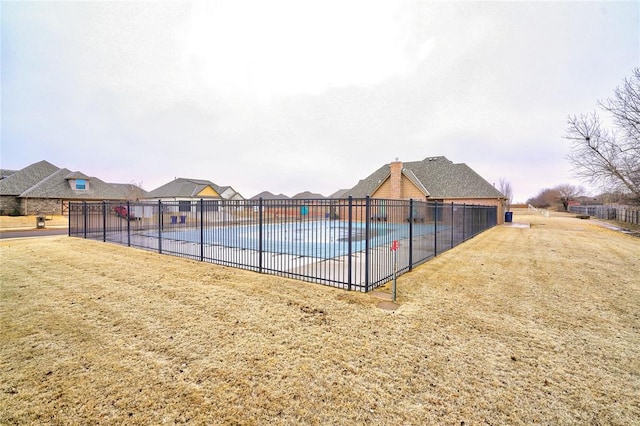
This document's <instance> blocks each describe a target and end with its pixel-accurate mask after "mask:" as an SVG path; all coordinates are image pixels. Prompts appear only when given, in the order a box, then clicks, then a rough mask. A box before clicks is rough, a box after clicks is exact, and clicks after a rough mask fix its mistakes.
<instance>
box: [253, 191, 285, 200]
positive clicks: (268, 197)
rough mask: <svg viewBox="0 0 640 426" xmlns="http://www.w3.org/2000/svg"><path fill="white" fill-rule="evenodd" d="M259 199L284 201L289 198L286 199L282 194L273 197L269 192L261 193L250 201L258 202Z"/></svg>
mask: <svg viewBox="0 0 640 426" xmlns="http://www.w3.org/2000/svg"><path fill="white" fill-rule="evenodd" d="M260 198H262V199H264V200H286V199H288V198H289V197H287V196H286V195H284V194H278V195H275V194H273V193H271V192H269V191H262V192H261V193H259V194H256V195H254V196H253V197H251V198H250V199H251V200H259V199H260Z"/></svg>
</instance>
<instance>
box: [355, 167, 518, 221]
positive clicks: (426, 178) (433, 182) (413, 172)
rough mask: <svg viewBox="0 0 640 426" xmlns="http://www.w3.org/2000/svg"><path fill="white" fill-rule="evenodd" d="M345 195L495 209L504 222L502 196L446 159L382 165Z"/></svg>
mask: <svg viewBox="0 0 640 426" xmlns="http://www.w3.org/2000/svg"><path fill="white" fill-rule="evenodd" d="M345 196H352V197H366V196H370V197H371V198H380V199H395V200H408V199H414V200H426V201H438V202H442V203H456V204H476V205H485V206H496V207H497V208H498V212H497V214H498V223H502V222H503V221H504V212H505V202H506V197H505V196H504V194H502V193H501V192H500V191H498V190H497V189H496V188H495V187H494V186H493V185H491V184H490V183H489V182H487V181H486V180H485V179H483V178H482V177H481V176H480V175H479V174H477V173H476V172H475V171H473V170H472V169H471V168H470V167H469V166H467V165H466V164H464V163H459V164H456V163H453V162H451V161H449V160H448V159H447V158H446V157H427V158H425V159H424V160H422V161H411V162H406V163H403V162H401V161H394V162H392V163H389V164H385V165H384V166H382V167H380V168H379V169H378V170H376V171H375V172H373V173H372V174H370V175H369V176H367V177H366V178H364V179H362V180H360V182H358V184H357V185H356V186H354V187H353V188H351V189H350V190H349V191H347V192H346V194H345Z"/></svg>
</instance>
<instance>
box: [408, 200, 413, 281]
mask: <svg viewBox="0 0 640 426" xmlns="http://www.w3.org/2000/svg"><path fill="white" fill-rule="evenodd" d="M412 270H413V198H410V199H409V272H411V271H412Z"/></svg>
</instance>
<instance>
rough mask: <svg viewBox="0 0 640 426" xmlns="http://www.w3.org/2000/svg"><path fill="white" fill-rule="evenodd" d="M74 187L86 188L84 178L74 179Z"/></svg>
mask: <svg viewBox="0 0 640 426" xmlns="http://www.w3.org/2000/svg"><path fill="white" fill-rule="evenodd" d="M76 189H87V181H86V180H84V179H76Z"/></svg>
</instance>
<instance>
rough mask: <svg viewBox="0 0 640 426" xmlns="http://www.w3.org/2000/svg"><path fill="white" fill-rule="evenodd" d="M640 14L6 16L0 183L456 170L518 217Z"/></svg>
mask: <svg viewBox="0 0 640 426" xmlns="http://www.w3.org/2000/svg"><path fill="white" fill-rule="evenodd" d="M639 10H640V2H626V3H612V2H602V3H600V2H544V3H540V2H532V3H521V2H518V3H516V2H504V3H488V2H477V3H474V2H471V3H469V2H460V3H454V2H439V3H432V2H423V1H397V2H393V1H383V2H377V1H371V0H366V1H349V0H339V1H328V0H322V1H300V0H296V1H277V0H275V1H274V0H269V1H260V0H256V1H241V0H240V1H239V0H231V1H224V0H223V1H215V2H214V1H201V2H198V1H171V2H162V3H160V2H127V1H124V2H101V1H92V2H28V1H20V2H6V1H2V10H1V12H2V64H1V65H2V67H1V69H2V110H1V113H2V140H1V144H2V146H1V157H0V167H2V168H5V169H21V168H23V167H26V166H27V165H29V164H31V163H34V162H37V161H40V160H47V161H49V162H51V163H53V164H55V165H56V166H58V167H64V168H68V169H70V170H73V171H81V172H83V173H85V174H88V175H90V176H96V177H98V178H100V179H102V180H105V181H108V182H119V183H129V182H134V183H141V184H142V186H143V187H144V188H145V189H147V190H152V189H154V188H157V187H158V186H160V185H163V184H165V183H167V182H168V181H170V180H172V179H173V178H174V177H190V178H199V179H208V180H211V181H213V182H215V183H216V184H218V185H230V186H232V187H234V188H235V189H236V190H237V191H239V192H240V193H241V194H242V195H244V196H245V197H251V196H253V195H255V194H257V193H258V192H261V191H263V190H269V191H271V192H274V193H284V194H287V195H294V194H296V193H298V192H301V191H305V190H310V191H312V192H319V193H322V194H323V195H329V194H331V193H333V192H335V191H336V190H338V189H341V188H350V187H352V186H354V185H355V184H356V183H357V182H358V180H359V179H362V178H364V177H366V176H367V175H369V174H370V173H372V172H373V171H375V170H376V169H377V168H379V167H380V166H382V165H383V164H385V163H389V162H391V161H393V160H395V158H398V159H400V160H401V161H418V160H422V159H423V158H425V157H432V156H439V155H444V156H446V157H447V158H448V159H450V160H451V161H453V162H455V163H466V164H468V165H469V166H470V167H471V168H472V169H474V170H475V171H477V172H478V173H479V174H480V175H482V176H483V177H484V178H485V179H486V180H487V181H489V182H491V183H495V184H496V185H498V182H499V179H500V178H505V179H507V180H508V181H510V182H511V184H512V186H513V189H514V195H515V197H514V198H515V200H514V201H525V200H526V199H527V198H529V197H532V196H534V195H536V193H538V192H539V191H540V190H541V189H543V188H548V187H552V186H555V185H558V184H562V183H580V182H578V181H575V180H573V179H572V178H571V173H570V165H569V163H568V162H567V160H566V158H565V156H566V154H567V151H568V143H567V141H566V140H564V139H563V135H564V133H565V128H566V119H567V116H568V115H569V114H573V113H583V112H590V111H593V110H594V109H595V108H596V106H597V105H596V104H597V100H599V99H605V98H607V97H609V96H611V94H612V93H613V90H614V89H615V87H616V86H618V85H620V84H621V83H622V82H623V79H624V78H625V77H628V76H630V75H631V70H632V68H634V67H637V66H639V65H640V13H639Z"/></svg>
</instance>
